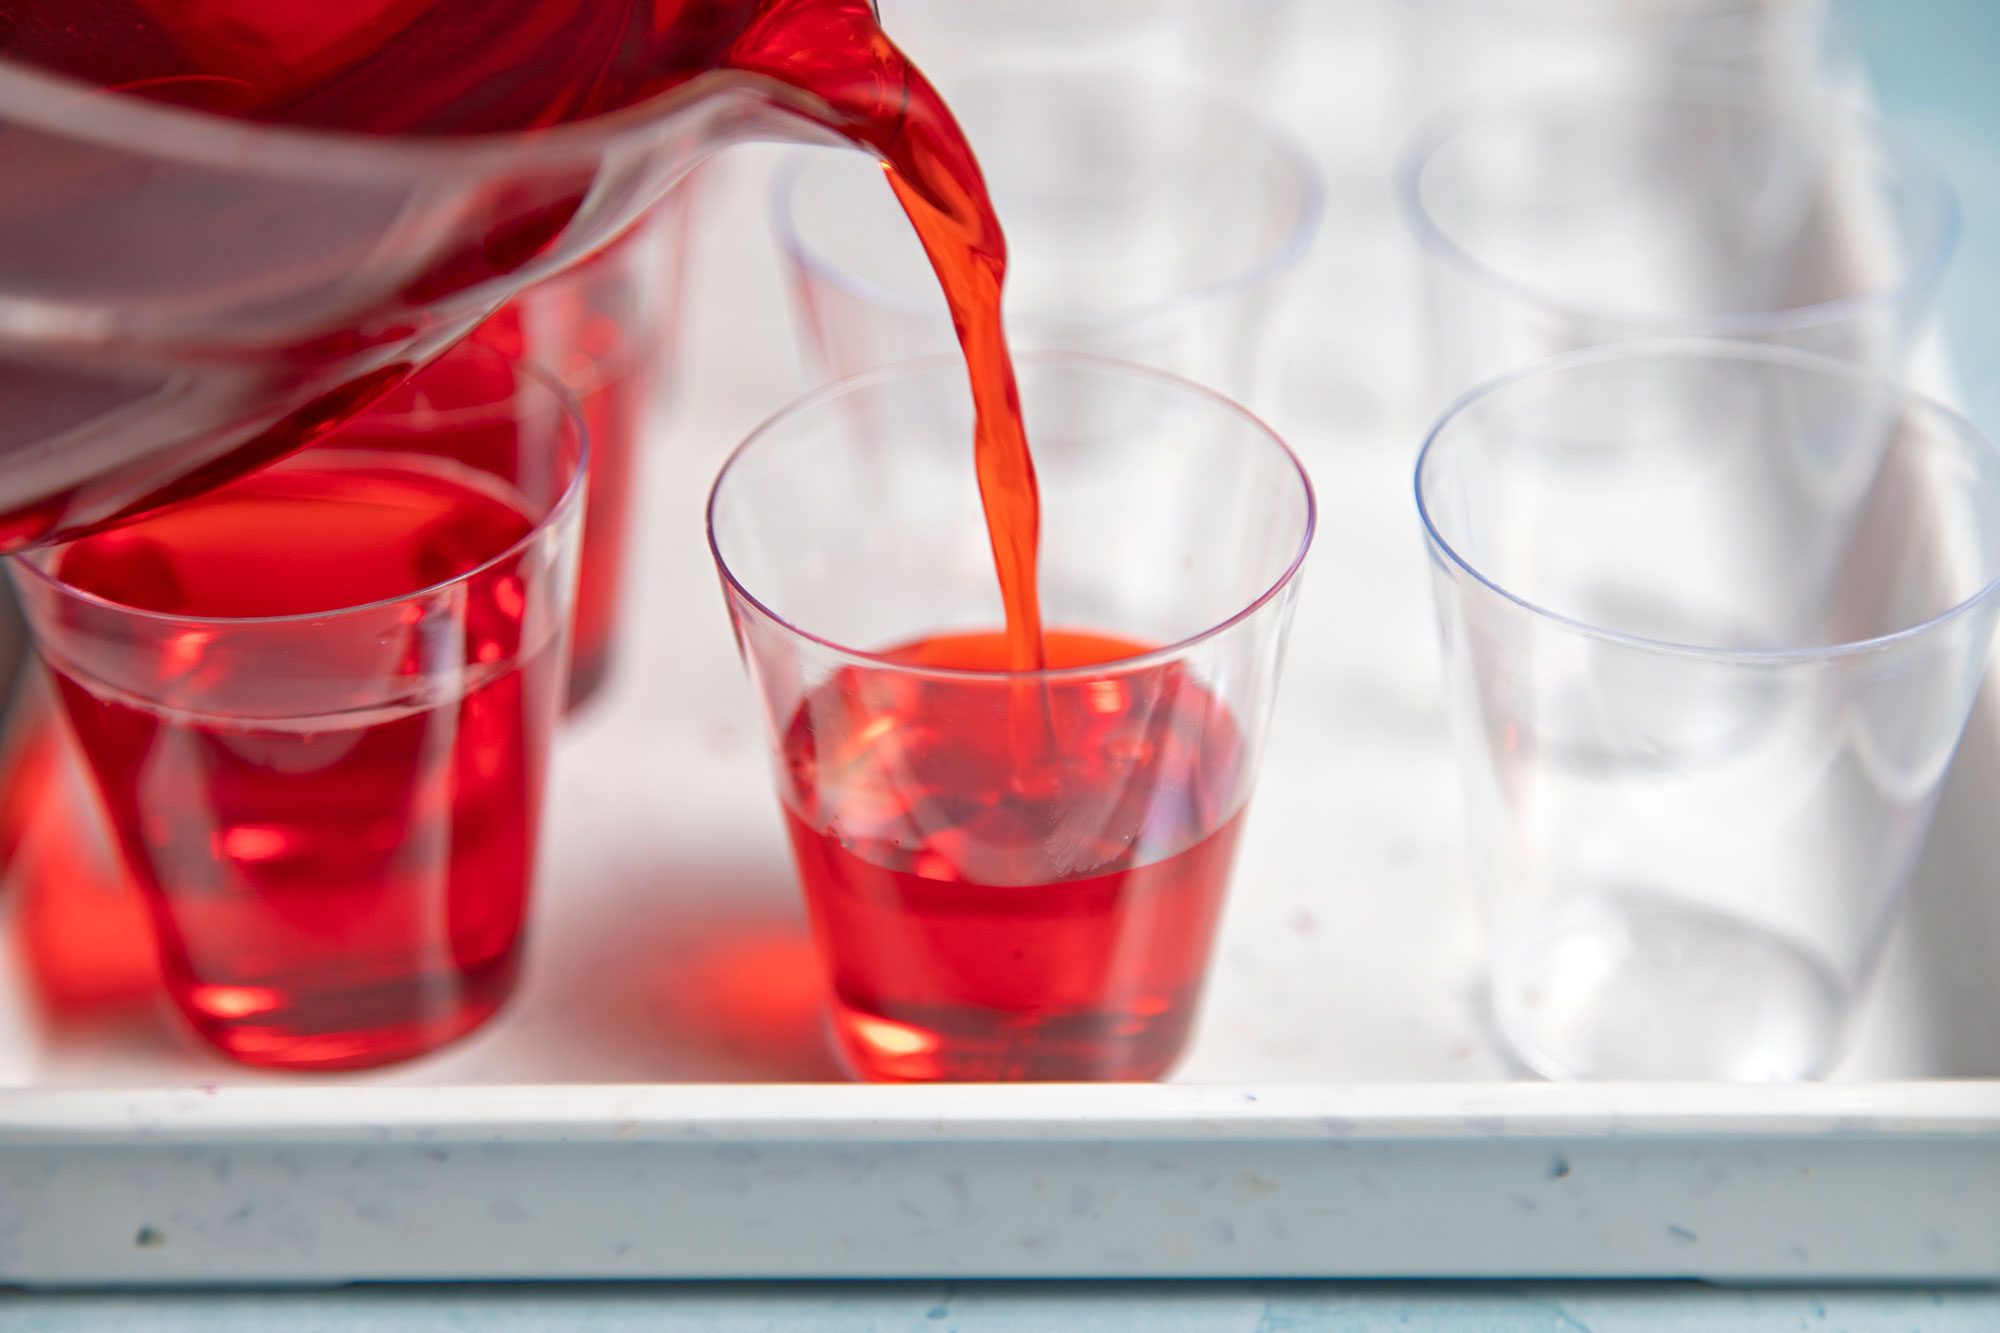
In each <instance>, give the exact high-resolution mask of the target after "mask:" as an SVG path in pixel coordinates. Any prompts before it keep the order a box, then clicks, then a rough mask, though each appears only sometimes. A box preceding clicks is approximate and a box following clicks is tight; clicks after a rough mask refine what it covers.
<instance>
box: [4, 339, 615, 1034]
mask: <svg viewBox="0 0 2000 1333" xmlns="http://www.w3.org/2000/svg"><path fill="white" fill-rule="evenodd" d="M586 454H587V451H586V445H585V431H584V428H583V424H582V420H581V418H580V416H579V415H578V414H577V412H576V410H575V406H574V403H573V400H571V399H570V398H569V396H568V395H567V394H566V393H565V392H564V391H563V390H562V389H561V387H560V386H559V385H558V384H557V383H556V382H555V381H554V380H553V379H550V378H548V377H547V376H545V375H543V374H542V373H541V372H539V371H536V370H534V369H532V368H529V367H527V366H525V365H523V364H520V363H518V362H515V361H511V360H509V359H507V358H505V357H502V356H499V355H497V354H495V353H493V352H491V351H488V350H485V349H482V348H478V347H474V346H471V345H466V346H462V347H460V348H458V349H456V350H454V351H453V352H451V353H450V354H449V355H448V356H447V358H446V359H445V360H444V361H443V362H441V363H440V364H439V366H438V367H436V368H434V369H433V370H431V371H427V372H426V373H425V374H423V375H421V376H419V377H418V378H417V379H416V380H414V381H412V382H411V383H410V384H409V385H407V386H405V387H404V388H403V389H400V390H398V391H396V392H395V393H394V394H392V395H391V397H390V398H389V399H388V400H386V401H385V402H384V403H383V404H381V405H380V406H379V407H378V408H377V409H375V410H372V411H370V412H368V413H366V414H364V415H362V416H360V417H358V418H356V419H355V420H353V421H351V422H349V423H348V424H346V425H344V426H342V427H340V428H338V429H336V430H334V431H331V432H329V433H328V434H326V435H325V436H323V437H321V439H320V440H319V441H318V442H317V443H315V444H314V445H312V446H311V447H309V448H307V449H305V450H303V451H301V452H299V453H297V454H294V455H292V456H291V457H289V458H287V459H285V460H283V461H282V462H280V463H277V464H275V465H274V466H272V467H270V468H268V469H266V470H265V471H263V472H259V473H256V474H254V475H252V476H250V477H247V478H244V479H242V480H239V481H236V482H232V483H230V484H229V485H227V486H224V487H222V488H221V489H219V490H216V491H213V492H211V493H209V494H207V495H204V496H201V497H198V498H196V499H193V500H189V501H187V502H185V503H182V504H179V505H176V506H174V507H172V508H169V509H165V510H162V511H160V512H159V513H157V514H154V515H152V516H151V517H148V518H146V519H143V520H141V521H139V522H137V523H134V524H132V525H130V526H127V527H123V528H119V529H116V530H114V531H111V532H105V533H101V534H98V535H96V536H91V537H86V538H84V539H83V540H81V541H78V542H75V543H72V544H70V545H67V546H60V547H55V548H51V549H46V550H40V551H36V552H32V553H30V554H28V555H25V556H23V557H21V558H20V559H19V560H17V561H16V562H15V563H14V566H13V577H14V581H15V585H16V588H17V589H18V591H19V593H20V597H21V602H22V605H23V608H24V610H25V612H26V615H27V618H28V622H29V626H30V629H31V632H32V634H33V636H34V639H35V642H36V646H37V648H38V650H39V652H40V654H41V656H42V658H43V660H44V661H45V662H46V663H47V665H48V667H49V670H50V673H51V675H52V676H53V677H54V680H55V684H56V686H57V693H58V695H59V697H60V700H61V707H62V711H63V713H64V714H65V715H66V717H67V719H68V722H69V725H70V727H71V729H72V731H73V732H74V734H75V736H76V739H77V741H78V748H79V751H80V753H81V754H82V756H83V759H84V761H85V763H86V765H87V766H88V768H89V769H90V772H91V774H92V777H93V779H94V781H95V784H96V788H97V792H98V795H99V796H100V797H101V798H102V802H103V805H104V808H105V811H106V813H107V815H108V819H109V824H110V826H111V828H112V829H113V831H114V833H115V836H116V839H117V841H118V843H119V845H120V847H121V848H122V851H123V853H124V857H125V860H126V861H127V863H128V866H129V868H130V870H131V872H132V874H133V876H134V878H135V880H136V881H137V883H138V885H139V888H140V890H141V892H142V894H143V895H144V897H145V899H146V901H147V904H148V906H149V908H150V911H151V915H152V918H153V923H154V928H155V933H156V936H157V941H158V945H159V949H160V955H161V964H162V972H163V975H164V977H165V980H166V983H167V990H168V992H169V994H170V995H171V997H172V999H173V1001H174V1003H175V1004H176V1006H177V1007H178V1008H179V1010H180V1012H181V1013H182V1014H183V1015H184V1016H185V1017H186V1019H187V1020H188V1022H189V1023H190V1024H191V1025H192V1026H193V1027H194V1029H195V1031H196V1032H197V1033H199V1034H200V1035H201V1036H202V1037H204V1038H205V1039H207V1040H208V1041H209V1042H211V1043H212V1044H214V1045H215V1046H217V1047H219V1048H220V1049H221V1050H223V1051H224V1052H226V1053H227V1054H229V1055H231V1056H234V1057H235V1058H237V1059H239V1060H242V1061H245V1062H247V1063H251V1064H257V1065H267V1066H273V1067H280V1068H294V1069H308V1068H311V1069H347V1068H358V1067H364V1066H369V1065H377V1064H383V1063H387V1062H390V1061H394V1060H400V1059H404V1058H407V1057H410V1056H415V1055H418V1054H421V1053H423V1052H425V1051H428V1050H431V1049H433V1048H435V1047H437V1046H439V1045H441V1044H443V1043H445V1042H448V1041H450V1040H452V1039H454V1038H456V1037H458V1036H461V1035H462V1034H464V1033H466V1032H469V1031H470V1030H472V1029H473V1028H475V1027H477V1026H478V1025H479V1024H480V1023H482V1022H484V1021H485V1020H486V1019H487V1018H488V1017H489V1016H490V1015H491V1014H492V1013H493V1012H494V1011H495V1009H496V1008H497V1007H498V1006H499V1005H500V1003H501V1002H502V1001H503V1000H504V999H505V998H506V996H507V994H508V992H509V991H510V989H511V988H512V986H513V983H514V978H515V973H516V970H517V967H518V964H519V958H520V946H521V935H522V925H523V920H524V916H525V913H526V909H527V905H528V897H529V889H530V878H531V876H532V873H533V868H534V863H535V848H536V838H537V833H538V829H539V825H540V807H541V801H542V791H543V787H544V782H545V777H546V773H547V768H548V751H549V739H550V735H551V733H552V731H553V730H554V727H555V724H556V719H557V716H558V714H559V712H560V709H561V706H562V699H563V690H564V674H565V671H566V668H567V654H568V638H569V623H570V614H571V609H572V599H573V597H574V591H575V584H576V569H577V552H578V544H579V536H580V532H581V523H582V512H583V498H584V497H583V491H584V469H585V467H586Z"/></svg>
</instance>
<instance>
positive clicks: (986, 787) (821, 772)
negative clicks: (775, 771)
mask: <svg viewBox="0 0 2000 1333" xmlns="http://www.w3.org/2000/svg"><path fill="white" fill-rule="evenodd" d="M1047 650H1048V655H1049V659H1050V663H1051V665H1053V666H1080V665H1090V664H1095V663H1100V662H1110V661H1115V660H1116V659H1118V658H1121V657H1129V656H1131V655H1133V654H1134V653H1137V652H1140V651H1143V650H1142V649H1141V648H1140V647H1139V646H1137V645H1134V644H1131V643H1128V642H1125V641H1122V640H1118V639H1112V638H1107V637H1104V636H1099V635H1091V634H1079V633H1075V632H1070V631H1063V630H1054V631H1051V632H1050V633H1049V634H1048V637H1047ZM886 656H888V657H889V658H891V659H893V660H895V661H898V662H906V663H912V664H922V665H926V666H934V667H949V668H959V669H978V670H988V671H990V670H996V669H1004V668H1005V667H1006V665H1007V663H1008V661H1009V657H1010V650H1009V647H1008V645H1007V643H1006V640H1005V637H1004V636H1003V635H1001V634H999V633H988V634H967V635H951V636H945V637H940V638H935V639H929V640H925V641H923V642H921V643H916V644H912V645H910V646H908V647H905V648H901V649H897V650H895V651H893V652H891V653H888V654H886ZM1021 688H1022V686H1021V684H1020V683H1019V682H1017V681H1009V680H1005V679H1003V678H995V677H966V676H959V677H952V676H949V675H937V676H928V677H924V676H912V675H908V674H900V673H891V672H887V671H871V670H869V669H867V668H865V667H862V668H849V669H847V670H845V671H843V672H842V673H841V674H839V675H837V676H835V677H834V678H833V679H832V680H831V681H829V682H828V683H827V684H826V685H824V686H822V687H820V688H819V689H818V690H816V691H815V692H814V693H813V694H812V695H810V696H808V697H807V699H806V701H805V703H804V704H803V705H802V706H801V707H800V709H799V711H798V713H797V715H796V716H795V718H794V719H793V722H792V725H791V728H790V731H789V734H788V735H787V737H786V740H785V760H786V768H787V773H788V789H787V791H786V793H785V795H786V802H785V806H786V822H787V826H788V828H789V830H790V832H791V838H792V848H793V852H794V854H795V856H796V858H797V862H798V866H799V873H800V876H801V878H802V879H803V881H804V883H805V889H806V899H807V902H808V905H809V906H810V909H811V914H812V919H813V925H814V929H815V930H816V931H817V932H818V933H819V936H820V941H821V945H822V950H823V952H824V953H825V955H826V957H827V959H828V963H829V967H830V969H831V973H832V981H833V991H834V1006H833V1022H834V1027H835V1030H836V1033H837V1035H838V1038H839V1041H840V1044H841V1047H842V1050H843V1052H844V1053H845V1055H846V1057H847V1059H848V1061H849V1062H850V1063H851V1064H852V1065H853V1066H854V1067H855V1068H856V1070H857V1071H858V1072H859V1073H861V1074H863V1075H865V1076H867V1077H870V1078H876V1079H895V1080H901V1079H991V1080H1017V1079H1140V1078H1152V1077H1155V1076H1157V1075H1159V1074H1160V1073H1162V1072H1164V1071H1165V1070H1166V1068H1167V1067H1168V1066H1169V1065H1171V1064H1172V1062H1173V1061H1174V1059H1175V1057H1176V1056H1177V1055H1178V1054H1179V1052H1180V1049H1181V1047H1182V1045H1183V1043H1184V1042H1185V1040H1186V1038H1187V1033H1188V1027H1189V1024H1190V1023H1191V1022H1192V1020H1193V1017H1194V1013H1195V1009H1196V1005H1197V1001H1198V999H1199V997H1200V993H1201V985H1202V978H1203V975H1204V973H1205V972H1206V970H1207V966H1208V955H1209V946H1210V943H1211V940H1212V939H1213V937H1214V933H1215V924H1216V918H1217V916H1218V914H1219V912H1220V910H1221V905H1222V900H1223V889H1224V886H1225V885H1226V884H1227V882H1228V878H1229V868H1230V863H1231V861H1232V859H1233V857H1234V855H1235V850H1236V837H1237V830H1238V825H1239V813H1238V812H1239V810H1240V808H1241V798H1242V795H1243V791H1242V781H1241V778H1242V771H1241V765H1242V762H1243V754H1242V744H1241V739H1240V732H1239V731H1238V729H1237V727H1236V723H1235V720H1234V719H1233V718H1232V717H1231V716H1230V714H1229V713H1228V711H1227V709H1226V708H1225V707H1224V705H1223V704H1222V702H1221V701H1220V700H1218V699H1217V698H1216V697H1215V696H1214V695H1212V694H1210V693H1209V692H1208V691H1207V690H1205V689H1203V688H1202V687H1201V686H1200V685H1199V684H1197V683H1196V682H1195V681H1194V679H1193V678H1192V677H1191V676H1190V675H1189V674H1188V673H1187V670H1186V668H1185V667H1184V666H1182V665H1180V664H1177V663H1168V664H1164V665H1159V666H1148V667H1143V668H1139V669H1137V670H1128V671H1124V672H1119V671H1117V670H1116V668H1107V670H1106V672H1105V673H1104V674H1102V675H1098V676H1085V677H1080V678H1077V679H1065V678H1063V677H1060V676H1058V677H1054V678H1052V679H1050V680H1049V682H1048V683H1047V686H1046V689H1045V690H1039V691H1037V693H1038V694H1039V695H1040V696H1041V698H1042V702H1043V705H1044V707H1045V716H1046V718H1047V722H1048V728H1049V735H1050V737H1051V738H1052V741H1053V744H1052V745H1051V747H1050V748H1049V749H1048V750H1046V751H1044V752H1042V754H1041V755H1040V757H1038V758H1034V757H1031V758H1027V759H1024V758H1023V753H1022V749H1021V744H1020V739H1019V733H1018V731H1017V728H1016V727H1015V725H1014V723H1015V708H1016V704H1017V703H1018V695H1017V691H1018V690H1020V689H1021ZM1031 688H1032V687H1031Z"/></svg>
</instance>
